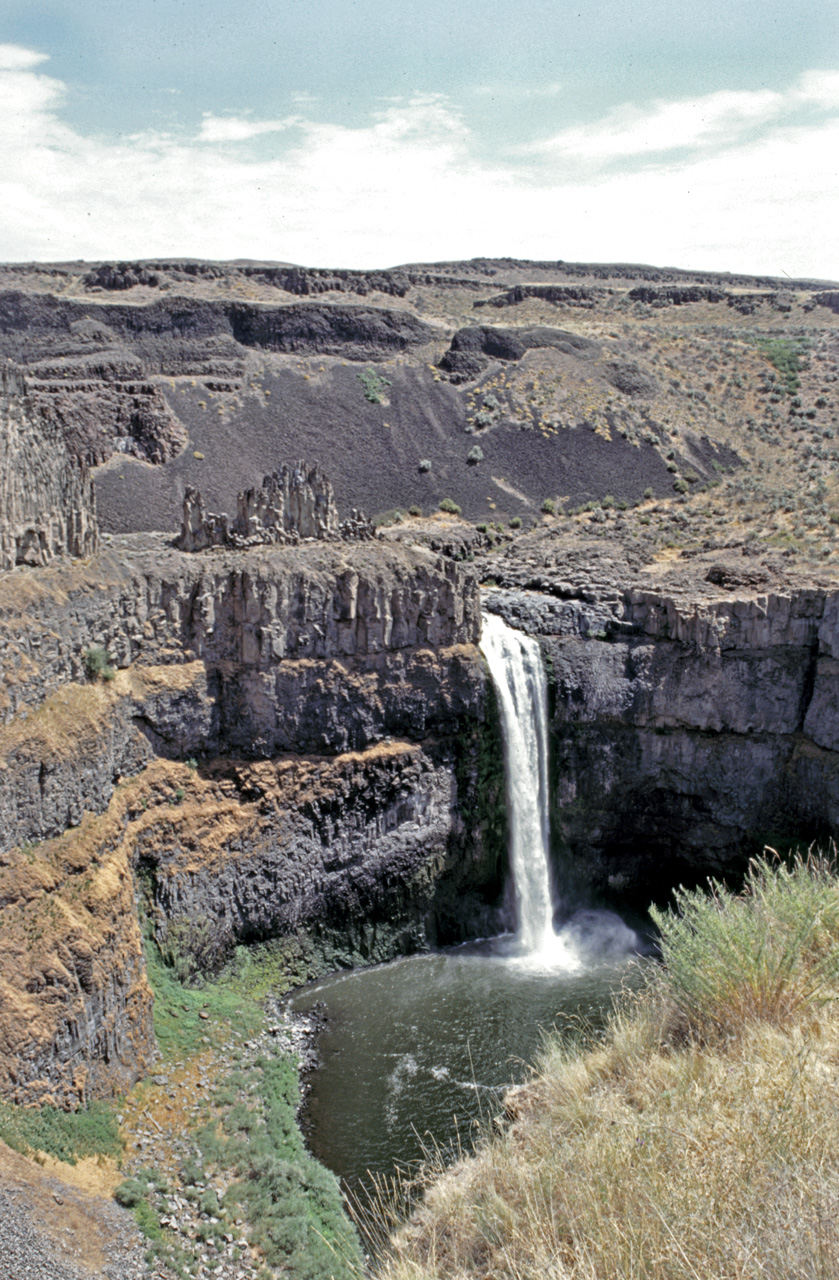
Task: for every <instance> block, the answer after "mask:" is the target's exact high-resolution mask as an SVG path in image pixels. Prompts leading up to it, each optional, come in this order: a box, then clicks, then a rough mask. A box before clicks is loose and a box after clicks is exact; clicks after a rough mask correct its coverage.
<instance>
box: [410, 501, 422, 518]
mask: <svg viewBox="0 0 839 1280" xmlns="http://www.w3.org/2000/svg"><path fill="white" fill-rule="evenodd" d="M408 515H409V516H421V515H422V507H418V506H417V505H416V504H414V506H413V507H409V508H408Z"/></svg>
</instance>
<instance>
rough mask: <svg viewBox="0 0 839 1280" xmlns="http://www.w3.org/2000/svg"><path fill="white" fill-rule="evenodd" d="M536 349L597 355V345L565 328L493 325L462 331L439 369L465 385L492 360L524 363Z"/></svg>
mask: <svg viewBox="0 0 839 1280" xmlns="http://www.w3.org/2000/svg"><path fill="white" fill-rule="evenodd" d="M533 347H553V348H554V349H555V350H557V351H563V352H565V354H566V355H574V356H582V357H583V358H585V357H587V356H591V355H594V354H595V353H596V352H597V350H598V345H597V343H596V342H592V340H591V339H590V338H583V337H581V336H580V335H579V334H576V333H567V332H565V330H563V329H549V328H546V327H542V326H532V327H530V328H523V329H500V328H494V327H491V326H489V325H480V326H477V325H476V326H475V327H473V328H469V329H458V330H457V332H456V333H455V335H454V337H453V338H452V341H451V345H450V347H449V349H448V351H447V352H446V353H445V355H444V356H443V357H442V359H441V360H440V361H439V367H440V368H441V369H442V370H444V372H446V373H448V374H450V375H451V376H452V379H453V381H456V382H465V381H469V380H471V379H472V378H476V377H478V376H479V374H480V373H482V372H483V370H484V369H485V368H486V367H487V365H488V364H489V361H490V360H521V358H522V356H523V355H524V353H525V352H526V351H528V350H530V349H531V348H533Z"/></svg>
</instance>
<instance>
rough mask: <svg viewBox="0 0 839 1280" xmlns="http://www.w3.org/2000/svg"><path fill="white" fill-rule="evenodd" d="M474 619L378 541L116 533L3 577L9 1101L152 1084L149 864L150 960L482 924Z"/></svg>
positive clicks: (498, 872)
mask: <svg viewBox="0 0 839 1280" xmlns="http://www.w3.org/2000/svg"><path fill="white" fill-rule="evenodd" d="M478 607H479V602H478V594H477V586H476V583H475V580H474V578H473V577H471V576H470V575H469V574H468V573H466V572H464V570H463V569H462V568H459V567H458V566H456V565H454V564H453V563H451V562H441V561H440V560H439V559H437V558H436V557H434V556H433V555H431V554H429V553H427V552H422V551H410V550H407V549H405V548H397V547H387V546H384V545H381V544H375V545H373V544H368V545H365V544H361V545H359V546H357V547H355V548H354V549H353V555H352V559H351V560H349V559H348V558H347V557H346V554H345V552H344V551H343V549H342V548H341V546H340V544H339V545H335V544H330V543H325V544H323V543H314V544H308V545H302V546H301V547H300V548H298V549H296V550H294V551H292V550H291V549H283V548H270V549H269V548H257V549H255V550H250V551H247V552H234V551H227V552H216V551H213V552H211V553H209V554H208V555H207V556H202V557H195V556H190V555H186V554H183V553H180V552H177V551H175V550H174V549H172V548H171V546H168V545H167V543H166V541H165V539H163V538H161V537H154V536H149V537H145V538H144V537H138V538H125V539H119V540H114V543H113V544H112V545H111V546H110V547H109V548H107V549H106V550H105V551H103V553H102V554H101V555H100V556H99V557H98V558H97V559H96V561H95V562H94V563H93V564H92V565H89V566H84V565H77V566H73V565H70V564H63V565H61V566H58V565H56V566H55V567H53V568H48V569H46V570H43V571H41V572H39V574H38V575H37V576H36V575H29V576H20V575H14V576H11V575H10V576H7V577H5V578H0V617H2V623H3V627H2V636H3V655H2V656H3V663H4V670H5V671H6V672H8V679H7V683H6V686H5V689H6V705H5V708H4V718H5V721H6V723H5V727H4V729H2V730H1V731H0V758H2V762H3V767H2V771H0V815H2V829H3V836H2V842H0V848H2V850H3V852H2V853H0V916H2V921H0V927H2V928H3V929H4V936H6V933H8V936H9V937H10V938H11V939H13V942H14V945H13V946H12V948H11V950H10V952H9V955H10V960H9V964H8V965H7V964H6V963H5V962H4V965H3V969H2V980H0V1005H1V1006H2V1010H3V1013H2V1018H3V1032H4V1035H3V1044H4V1054H5V1056H4V1057H2V1058H0V1082H1V1083H2V1087H3V1089H4V1090H5V1091H7V1092H9V1093H11V1094H12V1095H13V1096H15V1097H16V1098H18V1099H20V1100H41V1101H43V1100H44V1099H54V1100H58V1101H61V1102H64V1103H66V1102H72V1101H73V1100H76V1101H78V1100H80V1099H81V1098H82V1097H84V1096H86V1095H88V1094H89V1093H91V1092H93V1093H101V1092H107V1091H108V1090H111V1089H120V1088H123V1087H125V1085H126V1083H127V1082H128V1081H130V1079H132V1078H134V1076H135V1075H136V1074H137V1073H138V1072H140V1071H142V1070H143V1069H144V1067H146V1066H147V1065H148V1064H149V1053H150V1051H151V1047H152V1035H151V1024H150V1007H151V1006H150V993H149V990H148V987H147V985H146V981H145V977H144V970H143V966H142V953H141V946H140V931H139V924H138V920H137V915H136V911H135V909H134V894H135V885H134V880H133V879H132V875H133V874H134V873H136V872H137V871H138V869H139V873H140V880H141V882H142V884H143V885H144V886H145V889H144V894H145V909H146V910H147V911H148V912H149V913H150V915H151V918H152V921H153V924H154V928H155V930H156V932H157V936H158V939H159V941H160V942H161V945H163V946H164V947H168V948H169V949H170V950H171V951H173V952H174V951H178V952H180V953H183V954H185V955H186V956H190V955H194V956H198V958H199V960H200V958H201V956H203V954H204V941H203V940H204V939H205V938H206V936H207V934H208V932H209V933H210V934H211V935H212V937H213V939H214V940H215V952H214V954H217V955H221V956H223V955H224V954H226V953H227V951H228V950H229V948H230V947H231V946H233V945H234V944H235V943H237V942H241V941H251V940H254V939H257V938H269V937H277V936H284V935H287V934H289V933H293V932H295V931H297V930H306V931H307V933H308V935H309V937H310V938H312V939H315V940H316V945H317V947H318V948H319V954H320V955H321V957H322V962H323V963H329V964H341V963H350V962H352V961H357V960H371V959H383V958H386V957H387V956H390V955H394V954H397V953H399V952H402V951H406V950H410V949H412V948H414V947H421V946H425V945H428V943H429V941H432V940H435V939H437V938H441V939H444V940H451V939H454V938H457V937H460V936H462V934H463V931H464V930H466V931H468V930H469V929H476V928H481V929H486V928H488V927H491V926H492V922H494V923H495V924H497V921H498V917H497V905H498V902H499V900H500V898H501V893H502V882H503V870H504V856H505V841H504V835H503V816H501V807H502V798H503V778H502V777H501V775H500V769H499V768H498V757H497V753H494V752H492V751H491V750H487V748H486V746H485V742H484V739H485V736H486V735H485V734H484V732H483V726H484V725H485V724H486V723H487V717H488V716H490V719H491V703H490V702H488V700H487V699H488V695H487V687H486V682H485V678H484V672H483V666H482V663H481V661H480V658H479V655H478V653H477V650H476V648H475V645H474V641H475V640H476V638H477V635H478V629H479V613H478ZM91 648H98V649H102V650H106V651H107V653H108V656H109V658H110V659H111V661H112V662H113V663H114V665H115V667H116V672H115V675H114V677H113V678H112V679H110V680H109V681H106V682H104V683H103V682H102V681H100V680H97V681H95V682H93V683H91V682H89V681H85V680H84V671H85V655H86V654H87V653H88V652H89V651H90V650H91ZM231 757H232V758H231ZM259 761H262V762H263V763H259ZM107 884H110V885H111V886H112V890H113V893H112V900H110V901H109V902H108V905H107V909H105V908H103V909H102V911H101V912H99V911H98V910H97V905H96V904H97V902H99V901H100V898H101V897H102V895H103V894H104V892H105V885H107ZM494 913H495V914H494ZM40 922H44V923H43V925H42V924H41V923H40ZM313 945H314V944H313ZM85 956H87V957H88V959H89V961H90V962H89V963H87V962H86V961H85V960H84V957H85ZM197 962H198V961H196V963H197ZM44 993H47V994H46V995H45V994H44ZM36 1007H37V1010H38V1017H37V1018H35V1017H34V1010H35V1009H36Z"/></svg>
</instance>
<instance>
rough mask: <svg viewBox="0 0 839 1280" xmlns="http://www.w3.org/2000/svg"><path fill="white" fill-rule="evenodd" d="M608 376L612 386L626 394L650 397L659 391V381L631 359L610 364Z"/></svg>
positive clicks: (644, 397)
mask: <svg viewBox="0 0 839 1280" xmlns="http://www.w3.org/2000/svg"><path fill="white" fill-rule="evenodd" d="M608 376H609V381H610V382H611V384H612V386H613V387H617V389H618V391H622V392H623V393H624V395H626V396H639V397H641V398H642V399H649V397H650V396H654V395H655V394H656V393H657V391H658V383H657V382H656V380H655V378H654V377H653V376H652V374H651V373H647V372H645V370H643V369H640V368H639V367H638V365H637V364H632V363H631V362H629V361H624V362H623V363H616V364H612V365H610V367H609V375H608Z"/></svg>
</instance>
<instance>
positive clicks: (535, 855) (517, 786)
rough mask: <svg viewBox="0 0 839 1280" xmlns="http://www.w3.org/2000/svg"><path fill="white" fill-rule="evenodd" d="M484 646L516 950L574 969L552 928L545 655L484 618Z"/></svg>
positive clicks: (572, 958)
mask: <svg viewBox="0 0 839 1280" xmlns="http://www.w3.org/2000/svg"><path fill="white" fill-rule="evenodd" d="M481 649H482V650H483V654H484V657H485V658H486V660H487V665H488V666H489V671H490V675H491V677H492V682H493V684H494V686H495V692H496V694H497V696H498V703H499V707H500V711H501V729H502V733H503V737H504V766H505V771H506V779H507V804H508V815H509V827H510V866H511V869H512V873H513V883H514V887H515V892H516V906H517V914H518V933H517V939H516V940H517V944H518V951H519V954H520V955H521V956H523V957H524V958H530V959H537V960H538V961H539V962H540V963H544V962H548V963H550V964H552V965H557V966H563V967H571V966H573V965H576V963H577V955H576V952H575V950H574V949H573V948H572V947H571V946H569V944H568V942H567V941H565V940H563V939H562V938H561V937H559V936H558V935H557V934H556V933H554V928H553V906H554V904H553V896H552V893H551V877H550V862H549V848H550V842H549V836H550V821H549V808H548V699H547V682H546V680H545V669H544V665H543V662H542V653H541V650H540V648H539V645H538V644H537V642H536V641H535V640H533V639H531V637H530V636H527V635H525V634H524V633H523V632H521V631H514V630H513V628H512V627H508V626H507V624H506V623H505V622H503V621H502V620H501V618H499V617H497V616H496V615H495V614H487V613H485V614H484V615H483V630H482V634H481Z"/></svg>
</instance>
